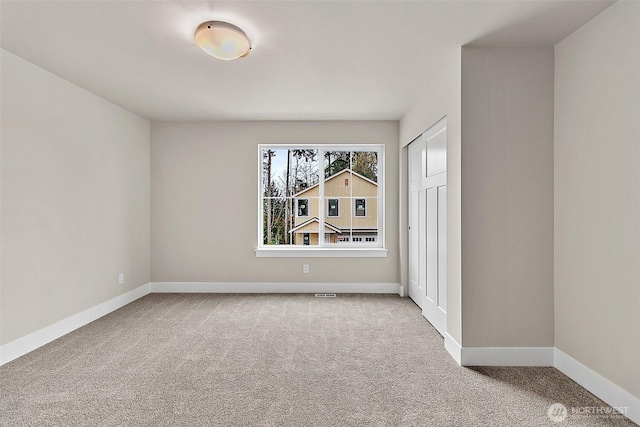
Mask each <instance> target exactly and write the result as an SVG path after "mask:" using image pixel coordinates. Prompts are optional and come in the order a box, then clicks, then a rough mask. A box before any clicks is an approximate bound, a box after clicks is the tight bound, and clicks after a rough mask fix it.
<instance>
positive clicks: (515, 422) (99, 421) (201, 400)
mask: <svg viewBox="0 0 640 427" xmlns="http://www.w3.org/2000/svg"><path fill="white" fill-rule="evenodd" d="M555 402H560V403H562V404H564V405H565V406H566V407H567V408H569V411H571V408H572V407H575V408H584V407H602V406H606V405H605V404H604V403H603V402H602V401H600V400H599V399H597V398H595V397H594V396H593V395H591V394H590V393H589V392H587V391H586V390H585V389H583V388H582V387H580V386H578V385H577V384H576V383H574V382H573V381H571V380H570V379H569V378H567V377H566V376H564V375H563V374H561V373H560V372H559V371H557V370H556V369H553V368H473V369H470V368H463V367H460V366H458V365H457V364H456V363H455V362H454V361H453V360H452V359H451V357H450V356H449V355H448V354H447V353H446V351H445V349H444V347H443V340H442V337H441V336H440V335H439V334H438V333H437V332H436V331H435V330H434V329H433V328H432V327H431V325H430V324H429V323H428V322H427V321H426V320H425V319H424V318H423V317H422V316H421V314H420V310H419V309H418V308H417V307H416V306H415V305H414V304H413V303H412V302H411V301H410V300H409V299H407V298H399V297H397V296H391V295H338V297H337V298H314V297H313V296H312V295H302V294H300V295H215V294H151V295H148V296H146V297H144V298H142V299H140V300H138V301H135V302H133V303H132V304H129V305H127V306H126V307H123V308H122V309H120V310H117V311H116V312H114V313H112V314H110V315H108V316H105V317H103V318H101V319H99V320H97V321H95V322H93V323H91V324H89V325H87V326H85V327H83V328H81V329H78V330H77V331H74V332H72V333H70V334H68V335H66V336H64V337H62V338H60V339H58V340H56V341H54V342H52V343H50V344H48V345H46V346H44V347H42V348H40V349H38V350H36V351H34V352H32V353H30V354H28V355H26V356H23V357H21V358H19V359H17V360H15V361H13V362H11V363H8V364H6V365H4V366H2V367H0V425H2V426H11V427H14V426H447V427H449V426H509V427H513V426H554V425H555V426H632V425H635V424H633V423H631V422H630V421H628V420H627V419H625V418H622V417H620V416H597V415H584V414H583V415H577V414H571V413H569V416H568V417H567V419H566V420H564V421H563V422H561V423H554V422H552V420H551V419H550V418H549V416H548V415H547V410H548V408H549V406H550V405H551V404H552V403H555Z"/></svg>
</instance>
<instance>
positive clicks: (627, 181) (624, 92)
mask: <svg viewBox="0 0 640 427" xmlns="http://www.w3.org/2000/svg"><path fill="white" fill-rule="evenodd" d="M638 22H640V3H637V2H617V3H615V4H614V5H613V6H611V7H609V8H608V9H607V10H605V11H604V12H603V13H602V14H600V15H598V16H597V17H596V18H594V19H593V20H592V21H590V22H589V23H587V24H586V25H585V26H583V27H582V28H580V29H579V30H577V31H576V32H574V33H573V34H572V35H570V36H569V37H567V38H566V39H565V40H563V41H562V42H561V43H559V44H558V45H557V46H556V80H555V82H556V91H555V95H556V101H555V123H556V124H555V318H556V325H555V339H556V341H555V342H556V347H557V348H558V349H559V350H561V351H563V352H564V353H566V354H568V355H569V356H571V357H573V358H574V359H576V360H577V361H579V362H581V363H582V364H584V365H586V366H587V367H589V368H591V369H592V370H594V371H596V372H598V373H599V374H601V375H603V376H604V377H606V378H607V379H609V380H611V381H613V382H614V383H616V384H618V385H619V386H621V387H623V388H624V389H626V390H627V391H629V392H631V393H632V394H634V395H635V396H636V397H640V259H639V258H638V254H640V54H639V52H640V26H638Z"/></svg>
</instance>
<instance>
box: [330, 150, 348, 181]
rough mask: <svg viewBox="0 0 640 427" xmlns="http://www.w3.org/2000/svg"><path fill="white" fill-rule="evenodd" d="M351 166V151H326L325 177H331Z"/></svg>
mask: <svg viewBox="0 0 640 427" xmlns="http://www.w3.org/2000/svg"><path fill="white" fill-rule="evenodd" d="M350 167H351V152H350V151H330V150H327V151H325V153H324V177H325V178H329V177H331V176H333V175H335V174H337V173H339V172H340V171H343V170H345V169H349V168H350Z"/></svg>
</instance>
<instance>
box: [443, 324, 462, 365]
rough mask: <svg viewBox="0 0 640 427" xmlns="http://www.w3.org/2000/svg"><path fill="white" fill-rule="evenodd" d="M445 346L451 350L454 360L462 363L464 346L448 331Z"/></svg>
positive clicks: (445, 336) (445, 335)
mask: <svg viewBox="0 0 640 427" xmlns="http://www.w3.org/2000/svg"><path fill="white" fill-rule="evenodd" d="M444 348H445V349H446V350H447V351H448V352H449V354H450V355H451V357H453V360H455V361H456V363H457V364H458V365H460V364H461V363H460V362H461V361H462V347H461V346H460V344H458V341H456V340H455V339H453V337H452V336H451V335H449V334H448V333H446V332H445V334H444Z"/></svg>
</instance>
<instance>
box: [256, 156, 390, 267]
mask: <svg viewBox="0 0 640 427" xmlns="http://www.w3.org/2000/svg"><path fill="white" fill-rule="evenodd" d="M292 148H308V149H317V150H318V162H319V165H318V173H319V174H320V177H319V182H318V187H319V191H318V208H319V209H318V220H319V224H318V230H323V229H324V227H323V225H324V223H325V210H324V209H323V207H324V206H325V205H326V203H328V198H327V197H325V196H324V179H323V177H324V155H325V152H327V151H375V152H377V153H378V186H377V188H378V191H377V199H378V203H377V206H378V212H377V213H378V216H377V218H378V238H377V239H376V240H377V241H376V242H364V241H363V242H353V239H352V237H353V236H350V237H351V239H349V241H348V242H342V243H340V244H335V243H334V244H327V243H325V242H324V238H322V237H323V236H322V233H319V236H318V237H319V238H318V245H314V246H302V245H265V244H264V243H263V206H264V204H263V195H262V188H263V185H262V184H263V183H262V179H263V173H262V150H264V149H292ZM384 151H385V146H384V145H383V144H295V145H294V144H259V145H258V162H257V163H258V180H257V181H258V187H257V188H258V191H257V193H258V197H257V201H258V203H257V206H258V209H257V210H258V227H257V228H258V233H257V245H256V250H255V252H256V257H268V258H294V257H347V258H348V257H353V258H384V257H386V256H387V249H386V239H385V209H384V207H385V187H386V182H385V161H384V160H385V159H384ZM349 184H351V183H349ZM337 198H338V199H339V198H340V197H337ZM350 198H351V199H353V201H352V203H353V204H355V197H354V196H353V195H351V197H350ZM358 198H362V197H358ZM323 200H324V201H323ZM296 207H297V206H296ZM327 207H328V205H327ZM295 213H296V214H297V209H296V212H295ZM307 213H308V217H309V216H310V215H311V212H309V211H307ZM338 214H339V212H338ZM352 216H353V215H352ZM327 217H328V215H327ZM328 218H334V217H328Z"/></svg>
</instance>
